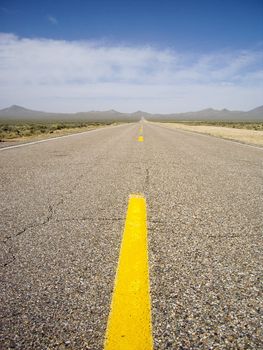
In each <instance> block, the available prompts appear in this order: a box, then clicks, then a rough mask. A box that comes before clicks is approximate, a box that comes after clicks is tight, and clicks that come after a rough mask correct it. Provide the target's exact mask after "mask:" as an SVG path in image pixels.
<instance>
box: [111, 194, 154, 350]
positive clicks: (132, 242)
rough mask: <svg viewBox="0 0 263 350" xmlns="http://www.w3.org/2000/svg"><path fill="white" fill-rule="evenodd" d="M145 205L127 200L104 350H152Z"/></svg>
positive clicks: (136, 197)
mask: <svg viewBox="0 0 263 350" xmlns="http://www.w3.org/2000/svg"><path fill="white" fill-rule="evenodd" d="M146 215H147V214H146V201H145V199H144V197H143V196H141V195H132V196H130V199H129V205H128V210H127V216H126V222H125V228H124V233H123V239H122V244H121V249H120V257H119V263H118V269H117V273H116V278H115V286H114V291H113V297H112V303H111V310H110V315H109V319H108V326H107V331H106V337H105V343H104V350H152V349H153V341H152V330H151V303H150V287H149V268H148V248H147V218H146Z"/></svg>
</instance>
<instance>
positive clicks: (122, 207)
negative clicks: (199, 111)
mask: <svg viewBox="0 0 263 350" xmlns="http://www.w3.org/2000/svg"><path fill="white" fill-rule="evenodd" d="M139 128H140V124H139V123H135V124H130V125H122V126H118V127H108V128H105V129H103V130H102V129H101V130H98V131H93V132H89V133H86V134H81V135H76V136H73V137H69V138H61V139H58V140H53V141H48V142H45V143H39V144H33V145H28V146H23V147H20V148H13V149H9V150H4V151H3V150H2V151H1V152H0V185H1V188H0V197H1V201H0V232H1V246H2V248H1V277H0V278H1V286H0V292H1V343H0V347H1V349H27V350H28V349H59V350H61V349H92V350H97V349H102V348H103V338H104V334H105V330H106V324H107V318H108V313H109V306H110V301H111V293H112V290H113V283H114V276H115V271H116V266H117V262H118V255H119V249H120V242H121V238H122V232H123V225H124V221H125V214H126V209H127V203H128V198H129V195H130V194H132V193H143V194H144V195H145V198H146V200H147V207H148V213H147V215H148V234H149V264H150V282H151V299H152V328H153V338H154V349H155V350H157V349H180V350H186V349H260V348H262V346H263V344H262V334H261V328H260V320H261V319H260V307H261V306H262V305H260V304H261V303H262V286H261V284H260V277H261V276H262V266H263V264H262V227H263V150H262V149H258V148H252V147H249V146H245V145H241V144H238V143H233V142H228V141H225V140H221V139H217V138H213V137H209V136H202V135H198V134H193V133H187V132H183V131H178V130H169V129H167V128H164V127H161V126H157V125H154V124H150V123H143V128H144V131H143V134H144V142H138V141H137V138H138V134H139Z"/></svg>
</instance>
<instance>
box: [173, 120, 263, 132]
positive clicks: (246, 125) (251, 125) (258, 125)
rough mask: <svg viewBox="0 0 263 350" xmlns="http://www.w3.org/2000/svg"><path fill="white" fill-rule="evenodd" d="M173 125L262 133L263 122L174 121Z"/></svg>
mask: <svg viewBox="0 0 263 350" xmlns="http://www.w3.org/2000/svg"><path fill="white" fill-rule="evenodd" d="M175 123H180V124H185V125H192V126H203V125H208V126H220V127H225V128H233V129H248V130H258V131H263V122H226V121H176V122H175Z"/></svg>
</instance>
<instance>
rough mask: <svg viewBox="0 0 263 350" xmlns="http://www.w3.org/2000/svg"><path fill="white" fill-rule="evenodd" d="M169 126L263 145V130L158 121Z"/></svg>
mask: <svg viewBox="0 0 263 350" xmlns="http://www.w3.org/2000/svg"><path fill="white" fill-rule="evenodd" d="M156 124H159V125H162V126H166V127H169V128H175V129H181V130H186V131H193V132H197V133H202V134H208V135H211V136H216V137H220V138H224V139H228V140H234V141H239V142H243V143H247V144H250V145H257V146H262V147H263V131H256V130H247V129H234V128H227V127H221V126H209V125H187V124H182V123H156Z"/></svg>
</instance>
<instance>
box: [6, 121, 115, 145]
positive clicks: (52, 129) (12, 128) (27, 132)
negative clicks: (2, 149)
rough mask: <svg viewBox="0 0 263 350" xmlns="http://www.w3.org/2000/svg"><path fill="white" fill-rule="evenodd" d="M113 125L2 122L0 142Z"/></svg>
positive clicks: (95, 123)
mask: <svg viewBox="0 0 263 350" xmlns="http://www.w3.org/2000/svg"><path fill="white" fill-rule="evenodd" d="M107 124H111V123H98V122H94V123H86V122H55V123H53V122H40V123H38V122H36V123H34V122H29V123H21V122H20V123H19V122H17V123H15V122H14V123H7V122H0V142H3V141H7V140H14V139H20V138H31V137H35V136H36V137H37V136H40V135H47V134H50V135H52V134H55V135H57V134H62V133H63V131H64V133H67V132H71V131H72V132H77V131H78V130H79V131H82V130H86V129H90V128H95V127H99V126H102V125H107Z"/></svg>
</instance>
